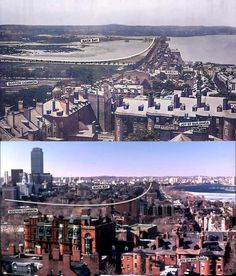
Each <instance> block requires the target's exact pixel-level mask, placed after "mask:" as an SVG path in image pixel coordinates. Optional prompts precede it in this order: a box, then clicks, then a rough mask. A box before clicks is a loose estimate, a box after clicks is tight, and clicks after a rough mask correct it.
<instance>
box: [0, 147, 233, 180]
mask: <svg viewBox="0 0 236 276" xmlns="http://www.w3.org/2000/svg"><path fill="white" fill-rule="evenodd" d="M235 145H236V143H235V142H189V143H188V142H186V143H184V142H183V143H177V142H175V143H174V142H162V143H161V142H157V143H153V142H149V143H148V142H120V143H112V142H97V143H96V142H92V143H91V142H80V143H78V142H11V143H9V142H1V175H2V176H3V175H4V171H9V172H10V170H11V169H23V170H24V171H25V172H27V173H30V152H31V150H32V148H33V147H41V148H42V149H43V152H44V170H45V172H49V173H52V174H53V176H68V177H70V176H101V175H110V176H194V175H206V176H233V175H235V166H236V163H235V154H236V146H235Z"/></svg>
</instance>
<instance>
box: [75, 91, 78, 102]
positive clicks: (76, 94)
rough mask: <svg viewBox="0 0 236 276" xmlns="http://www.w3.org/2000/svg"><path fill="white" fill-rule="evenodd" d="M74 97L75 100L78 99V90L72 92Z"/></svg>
mask: <svg viewBox="0 0 236 276" xmlns="http://www.w3.org/2000/svg"><path fill="white" fill-rule="evenodd" d="M74 98H75V99H76V100H78V99H79V92H77V91H76V92H74Z"/></svg>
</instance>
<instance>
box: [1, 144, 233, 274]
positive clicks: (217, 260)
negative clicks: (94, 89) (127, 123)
mask: <svg viewBox="0 0 236 276" xmlns="http://www.w3.org/2000/svg"><path fill="white" fill-rule="evenodd" d="M235 150H236V145H235V142H212V143H206V142H192V143H146V142H133V143H128V142H127V143H126V142H124V143H91V142H84V143H79V142H60V143H58V142H50V143H49V142H14V143H13V142H11V143H9V142H1V176H0V200H1V201H0V204H1V206H0V207H1V208H0V211H1V232H0V233H1V235H0V242H1V247H0V253H1V254H0V257H1V266H0V272H3V274H1V275H17V276H27V275H34V276H36V275H39V276H45V275H50V276H58V275H65V276H76V275H78V276H81V275H84V276H98V275H104V276H105V275H107V276H110V275H148V276H152V275H154V276H184V275H190V276H216V275H217V276H225V275H232V276H233V275H235V274H236V266H235V262H236V258H235V256H236V189H235V187H236V175H235V167H236V163H235V162H236V161H235V153H236V152H235ZM98 157H99V158H98ZM98 160H99V162H98ZM4 273H5V274H4Z"/></svg>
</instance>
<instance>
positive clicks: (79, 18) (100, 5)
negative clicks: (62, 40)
mask: <svg viewBox="0 0 236 276" xmlns="http://www.w3.org/2000/svg"><path fill="white" fill-rule="evenodd" d="M0 24H29V25H99V24H125V25H207V26H209V25H210V26H216V25H217V26H219V25H224V26H236V1H235V0H0Z"/></svg>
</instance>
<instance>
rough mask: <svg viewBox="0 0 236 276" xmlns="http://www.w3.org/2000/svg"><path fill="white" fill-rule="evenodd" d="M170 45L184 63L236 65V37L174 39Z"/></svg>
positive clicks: (211, 36) (213, 36) (214, 36)
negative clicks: (200, 62)
mask: <svg viewBox="0 0 236 276" xmlns="http://www.w3.org/2000/svg"><path fill="white" fill-rule="evenodd" d="M169 43H170V47H171V48H172V49H176V48H177V49H179V50H180V52H181V55H182V58H183V60H184V61H193V62H195V61H203V62H213V63H221V64H236V35H207V36H194V37H172V38H171V39H170V41H169Z"/></svg>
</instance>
